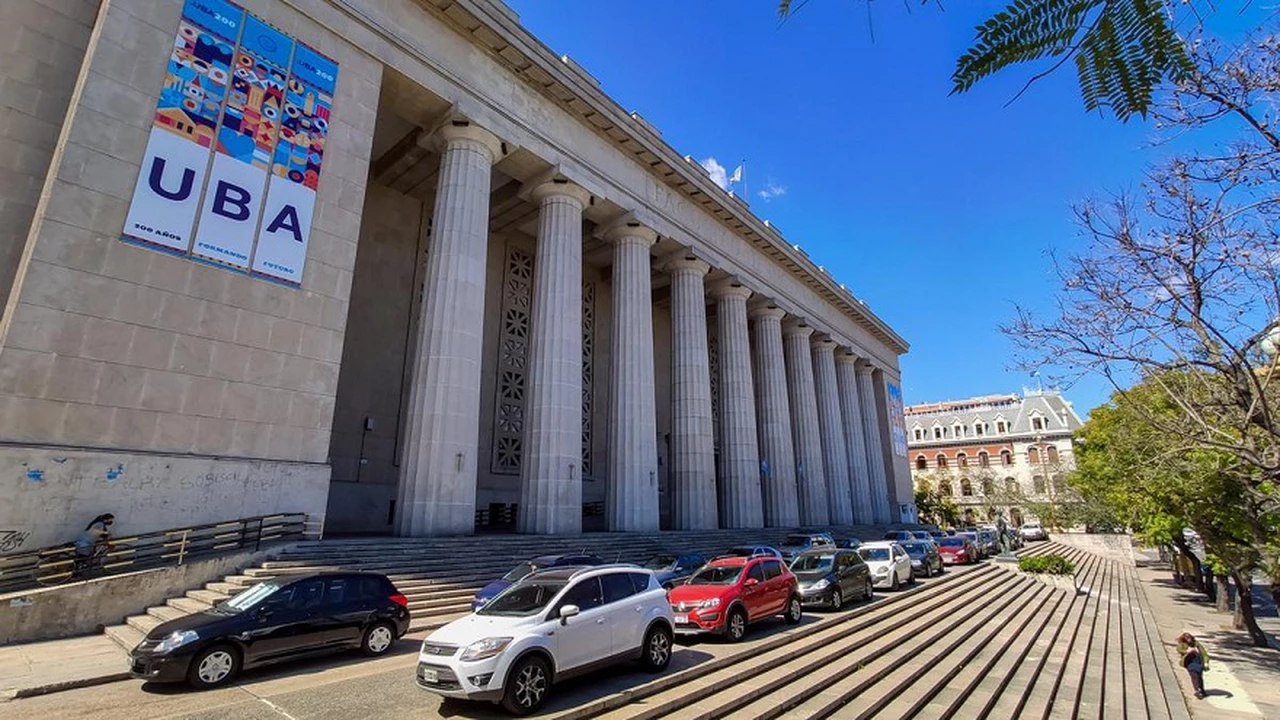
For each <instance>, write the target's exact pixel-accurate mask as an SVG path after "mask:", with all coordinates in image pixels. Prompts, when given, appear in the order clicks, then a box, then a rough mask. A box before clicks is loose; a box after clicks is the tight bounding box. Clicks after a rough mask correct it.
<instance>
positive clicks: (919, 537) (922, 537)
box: [907, 530, 933, 543]
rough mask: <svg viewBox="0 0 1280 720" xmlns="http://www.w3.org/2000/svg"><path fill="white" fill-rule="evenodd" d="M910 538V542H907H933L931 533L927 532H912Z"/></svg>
mask: <svg viewBox="0 0 1280 720" xmlns="http://www.w3.org/2000/svg"><path fill="white" fill-rule="evenodd" d="M911 537H912V540H908V541H907V542H912V541H915V542H926V543H931V542H933V533H931V532H929V531H928V530H912V531H911Z"/></svg>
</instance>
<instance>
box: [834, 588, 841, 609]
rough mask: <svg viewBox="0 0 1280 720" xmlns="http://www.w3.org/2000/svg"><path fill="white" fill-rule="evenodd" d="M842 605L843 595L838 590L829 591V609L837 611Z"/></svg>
mask: <svg viewBox="0 0 1280 720" xmlns="http://www.w3.org/2000/svg"><path fill="white" fill-rule="evenodd" d="M843 605H844V595H843V594H842V593H841V592H840V588H836V589H835V590H832V591H831V609H832V610H839V609H840V608H841V607H842V606H843Z"/></svg>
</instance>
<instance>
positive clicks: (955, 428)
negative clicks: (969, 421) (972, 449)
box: [951, 425, 964, 438]
mask: <svg viewBox="0 0 1280 720" xmlns="http://www.w3.org/2000/svg"><path fill="white" fill-rule="evenodd" d="M951 433H952V434H953V435H955V436H956V437H958V438H962V437H964V426H963V425H952V426H951Z"/></svg>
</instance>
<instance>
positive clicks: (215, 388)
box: [0, 0, 914, 547]
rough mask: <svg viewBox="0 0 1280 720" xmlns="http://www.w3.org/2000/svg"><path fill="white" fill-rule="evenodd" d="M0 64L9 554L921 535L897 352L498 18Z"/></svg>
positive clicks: (218, 16) (73, 7) (531, 40)
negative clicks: (578, 537) (87, 528)
mask: <svg viewBox="0 0 1280 720" xmlns="http://www.w3.org/2000/svg"><path fill="white" fill-rule="evenodd" d="M241 13H243V14H241ZM175 31H176V32H177V35H176V38H177V41H176V42H175ZM210 38H212V39H210ZM219 38H221V39H219ZM255 43H256V44H255ZM0 44H3V45H4V46H5V47H10V48H17V49H20V50H22V52H24V53H25V54H26V55H27V56H28V61H27V62H23V63H5V64H4V65H3V66H2V67H0V82H2V83H3V86H4V87H5V92H4V93H3V97H2V99H0V105H2V106H3V107H0V112H3V113H4V114H5V115H4V117H5V120H6V121H5V122H3V123H0V140H2V141H3V144H2V145H0V158H3V159H4V161H5V162H3V163H0V178H3V179H4V180H5V183H4V187H5V188H7V189H8V188H12V192H8V191H7V195H6V197H5V198H4V202H3V203H2V204H0V297H4V298H5V299H7V304H6V305H5V308H4V316H3V320H2V321H0V441H2V442H3V445H2V446H0V469H2V470H3V473H0V497H3V498H4V500H5V502H3V503H0V531H13V532H14V533H16V534H19V535H21V536H22V543H18V545H19V546H22V545H23V544H25V546H26V547H33V546H37V545H43V544H48V543H50V542H57V541H60V540H63V539H66V538H67V537H69V536H71V535H72V534H74V532H75V531H76V530H78V529H79V528H80V527H81V526H83V524H84V523H85V522H87V519H88V518H90V517H92V516H93V515H95V514H97V513H99V512H106V511H111V512H114V513H115V514H116V516H117V518H118V524H117V527H118V529H119V530H120V531H122V532H141V531H147V530H154V529H160V528H166V527H176V526H181V525H183V524H188V523H194V522H209V521H215V520H222V519H228V518H235V517H242V516H249V515H256V514H263V513H270V512H282V511H304V512H311V513H315V514H324V515H325V518H326V525H327V528H328V529H329V531H330V532H335V531H341V532H368V533H392V532H394V533H399V534H403V535H415V536H416V535H444V534H461V533H471V532H475V531H477V530H482V531H483V530H493V531H502V530H510V531H519V532H526V533H545V534H574V533H578V532H582V531H584V530H587V531H589V530H612V531H650V530H656V529H665V528H673V529H695V528H715V527H733V528H751V527H765V526H769V527H789V526H796V525H828V524H834V525H842V524H850V523H855V522H857V523H871V522H890V521H898V520H904V519H905V520H910V519H912V518H913V517H914V507H913V506H912V504H911V503H912V500H911V481H910V468H909V461H908V455H907V448H906V435H905V429H904V427H903V425H902V414H901V391H900V387H901V380H900V371H899V365H898V358H899V356H900V355H901V354H902V353H905V352H906V351H907V344H906V342H905V341H904V340H903V339H902V338H900V337H899V336H898V335H897V334H896V333H895V332H894V331H893V330H892V329H891V328H890V327H889V326H888V325H886V324H885V323H884V322H883V321H882V320H881V319H880V318H878V317H877V316H876V315H875V313H873V312H872V311H871V309H870V308H868V307H867V305H866V304H865V303H864V302H862V301H860V300H859V299H858V298H857V297H856V296H855V295H854V294H853V292H851V291H850V290H849V289H848V288H846V287H845V286H844V285H842V284H840V283H839V282H838V281H837V280H836V279H835V278H833V277H832V276H831V275H830V274H829V273H827V272H826V271H825V270H824V269H823V268H821V267H818V266H817V265H815V264H814V263H813V262H812V261H810V260H809V259H808V257H807V256H806V254H805V253H804V251H803V250H801V249H800V247H799V246H798V245H796V244H794V241H789V240H787V239H786V238H785V237H784V236H783V234H782V233H781V232H780V230H779V229H778V228H777V227H775V226H773V225H771V224H770V223H768V222H767V221H765V220H762V219H760V218H758V217H757V216H756V215H755V214H754V213H753V212H752V210H751V209H750V208H749V207H748V206H747V204H746V203H745V202H744V201H743V199H742V198H739V197H735V196H733V195H732V194H730V193H726V192H725V191H723V190H722V189H721V188H719V187H718V186H716V185H715V184H714V183H713V182H712V181H711V179H710V178H709V177H708V175H707V174H706V172H705V171H704V170H703V169H702V168H701V167H700V166H699V165H698V164H697V163H696V162H694V161H692V159H691V158H690V157H689V156H687V155H683V154H681V153H680V152H679V151H677V150H676V149H674V148H672V147H671V146H670V145H668V144H667V143H666V142H664V141H663V139H662V136H661V133H660V131H659V130H658V129H657V128H655V127H653V126H652V125H650V124H649V123H648V122H647V121H645V119H644V118H643V117H642V116H641V115H640V114H638V113H636V112H631V111H628V110H626V109H624V108H622V107H620V106H619V105H618V104H617V103H616V102H615V101H614V100H613V99H611V98H610V97H609V96H608V95H607V94H605V92H604V91H603V90H602V89H601V87H600V84H599V82H598V81H597V80H596V79H594V78H593V77H592V76H591V75H590V74H588V73H587V72H586V71H585V70H584V69H583V68H581V67H579V66H578V65H577V64H576V63H575V62H574V61H573V60H572V59H570V58H569V57H567V56H561V55H558V54H556V53H553V52H552V51H551V50H550V49H549V48H547V47H546V46H545V45H543V44H542V43H541V42H539V41H538V39H537V38H535V37H533V36H532V35H531V34H530V33H529V32H528V31H527V30H525V29H524V28H523V27H522V26H521V25H520V22H519V18H518V17H517V16H516V15H515V14H514V13H513V12H512V11H511V10H510V9H509V8H507V7H506V6H505V5H503V4H501V3H500V2H496V1H495V0H386V1H385V2H378V3H370V2H364V1H362V0H244V1H243V2H240V3H239V4H232V3H229V2H228V1H227V0H202V2H199V3H187V4H186V5H185V6H184V4H183V3H182V2H180V1H179V0H112V1H111V2H109V3H108V2H101V3H99V2H95V1H93V0H71V1H69V2H65V3H58V4H56V6H55V5H52V4H49V3H46V2H43V1H42V0H14V2H13V3H11V5H10V6H7V9H6V21H5V23H4V24H3V25H0ZM282 46H284V47H287V48H289V49H290V51H289V52H291V53H292V54H289V52H285V53H283V54H281V52H282V51H281V50H280V48H281V47H282ZM277 56H278V57H277ZM289 58H292V61H291V62H292V65H289V64H288V63H289V62H290V60H289ZM273 63H274V64H273ZM242 71H243V72H242ZM246 78H248V79H249V83H248V84H247V85H246V84H244V82H245V79H246ZM303 81H305V82H303ZM220 103H221V104H220ZM236 132H239V133H241V135H242V137H232V136H231V135H228V133H232V134H234V133H236ZM166 133H167V134H166ZM175 134H176V135H179V136H180V139H181V140H182V142H188V143H191V144H189V145H181V146H180V147H181V148H185V149H182V150H180V152H177V151H174V152H176V154H170V155H165V154H164V152H165V149H166V148H168V147H169V145H166V143H169V144H172V142H174V141H173V140H172V137H171V136H172V135H175ZM157 138H159V139H157ZM286 141H287V142H286ZM255 143H256V145H255ZM182 153H188V154H190V155H191V157H195V158H197V159H196V160H192V161H191V162H190V163H188V165H182V164H181V162H180V160H181V158H182V157H186V156H185V155H182ZM224 156H225V157H224ZM206 157H211V158H213V160H212V161H207V160H206V159H205V158H206ZM233 160H234V161H242V163H243V164H242V165H234V163H233V162H232V161H233ZM321 161H322V164H321ZM206 163H207V165H206ZM235 168H239V169H235ZM253 168H257V171H256V172H257V174H254V172H255V171H254V170H252V169H253ZM206 172H207V174H206ZM220 173H221V174H220ZM188 174H189V175H190V177H188ZM243 178H251V179H250V180H244V179H243ZM233 181H234V182H233ZM290 182H293V183H296V184H297V185H296V186H294V185H290V184H289V183H290ZM237 183H238V184H237ZM264 185H265V191H262V192H263V193H264V194H265V200H262V201H261V204H259V202H260V201H259V199H258V196H257V194H256V193H258V192H259V190H260V189H261V188H262V187H263V186H264ZM295 189H296V192H295ZM286 190H288V191H290V192H294V195H287V196H286V195H285V192H286ZM298 192H300V193H301V194H302V195H301V196H302V197H304V198H305V200H304V201H299V202H297V203H294V204H293V205H290V204H288V202H292V201H290V200H287V198H292V197H295V196H297V193H298ZM146 193H150V195H146V197H144V195H145V194H146ZM278 197H285V198H286V200H281V201H278V202H276V203H275V204H274V205H273V199H276V198H278ZM183 203H187V205H183ZM281 203H285V204H283V205H282V204H281ZM180 206H181V207H180ZM182 207H187V208H189V209H190V217H191V218H192V219H188V218H187V216H186V215H183V214H182V213H181V212H178V210H180V209H182ZM157 208H158V209H157ZM197 208H203V209H202V210H201V211H200V212H199V213H197V212H196V209H197ZM282 208H283V209H282ZM299 208H301V209H299ZM184 212H185V211H184ZM154 218H159V219H154ZM175 218H176V219H175ZM235 222H239V223H241V225H242V226H243V227H244V230H243V232H242V233H241V232H240V231H237V230H235V229H234V228H233V225H234V223H235ZM162 223H169V224H167V225H164V226H163V227H162V225H161V224H162ZM193 226H194V228H195V229H194V230H192V227H193ZM227 228H232V229H227ZM237 233H240V234H237ZM272 233H275V235H276V236H280V235H281V234H283V235H284V237H285V238H286V240H287V239H289V238H290V237H291V238H292V239H293V240H295V241H296V242H297V243H299V244H289V243H288V242H284V244H280V243H281V242H283V241H281V240H280V239H279V237H275V238H273V237H272ZM188 235H191V236H192V237H193V238H194V240H193V239H192V237H188ZM236 243H242V244H241V245H236ZM272 243H275V244H274V245H273V244H272ZM236 247H241V248H242V250H236V249H235V248H236ZM289 253H294V255H290V254H289ZM264 258H265V259H264ZM16 536H17V535H15V537H16Z"/></svg>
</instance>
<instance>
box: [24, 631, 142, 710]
mask: <svg viewBox="0 0 1280 720" xmlns="http://www.w3.org/2000/svg"><path fill="white" fill-rule="evenodd" d="M127 664H128V659H127V656H126V654H125V651H124V650H122V649H121V648H120V646H119V645H117V644H116V643H115V641H113V640H112V639H111V638H109V637H107V636H106V635H88V636H84V637H76V638H68V639H66V640H49V641H46V642H38V643H26V644H23V645H9V646H6V647H0V703H4V702H6V701H8V700H12V699H14V698H20V697H30V696H32V695H42V694H44V693H50V692H57V691H59V690H68V689H70V688H76V687H86V686H88V685H99V684H102V683H106V682H114V681H116V680H124V679H126V678H128V677H129V674H128V665H127Z"/></svg>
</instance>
